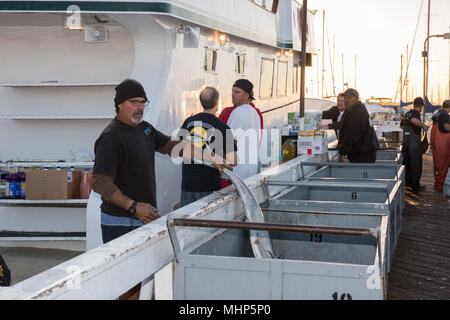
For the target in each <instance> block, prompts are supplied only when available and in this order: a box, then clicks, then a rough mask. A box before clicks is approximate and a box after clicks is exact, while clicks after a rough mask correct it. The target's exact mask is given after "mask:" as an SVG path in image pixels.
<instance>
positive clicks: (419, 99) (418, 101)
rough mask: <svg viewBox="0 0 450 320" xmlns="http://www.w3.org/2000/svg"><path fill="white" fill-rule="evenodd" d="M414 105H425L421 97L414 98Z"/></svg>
mask: <svg viewBox="0 0 450 320" xmlns="http://www.w3.org/2000/svg"><path fill="white" fill-rule="evenodd" d="M414 105H415V106H424V105H425V101H423V99H422V98H421V97H419V98H415V99H414Z"/></svg>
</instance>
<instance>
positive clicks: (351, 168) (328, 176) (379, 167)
mask: <svg viewBox="0 0 450 320" xmlns="http://www.w3.org/2000/svg"><path fill="white" fill-rule="evenodd" d="M306 165H308V166H309V165H314V166H319V169H317V170H316V171H314V172H313V173H312V174H310V175H309V176H306V177H305V178H304V179H305V180H306V181H335V182H337V181H339V182H343V183H344V182H345V183H347V184H352V183H359V182H366V183H389V184H390V185H391V186H392V184H394V185H395V186H399V188H398V189H396V190H395V191H396V193H395V201H394V204H395V206H396V208H395V210H393V209H394V208H391V210H390V212H394V211H395V213H396V215H395V217H394V219H395V232H396V236H395V237H394V240H395V246H396V245H397V241H398V237H399V236H400V232H401V229H402V215H403V210H404V208H405V167H404V166H399V165H392V164H352V163H330V162H328V163H321V164H316V163H307V162H305V163H303V164H302V165H301V170H304V166H306ZM399 181H400V182H401V184H400V185H399V184H398V182H399ZM391 206H392V203H391Z"/></svg>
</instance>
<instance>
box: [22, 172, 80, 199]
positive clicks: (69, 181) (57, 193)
mask: <svg viewBox="0 0 450 320" xmlns="http://www.w3.org/2000/svg"><path fill="white" fill-rule="evenodd" d="M25 174H26V188H27V189H26V190H27V191H26V199H27V200H67V199H79V198H80V182H81V171H79V170H74V171H70V170H55V169H52V170H26V171H25Z"/></svg>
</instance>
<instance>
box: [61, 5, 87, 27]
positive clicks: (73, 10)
mask: <svg viewBox="0 0 450 320" xmlns="http://www.w3.org/2000/svg"><path fill="white" fill-rule="evenodd" d="M64 29H68V30H84V18H83V16H82V15H81V10H80V7H78V6H76V5H71V6H69V7H68V8H67V11H66V14H65V15H64Z"/></svg>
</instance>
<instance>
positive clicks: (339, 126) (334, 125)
mask: <svg viewBox="0 0 450 320" xmlns="http://www.w3.org/2000/svg"><path fill="white" fill-rule="evenodd" d="M328 129H330V130H342V121H336V122H333V123H330V124H329V125H328Z"/></svg>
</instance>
